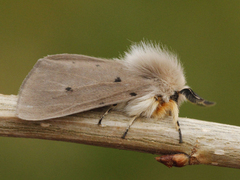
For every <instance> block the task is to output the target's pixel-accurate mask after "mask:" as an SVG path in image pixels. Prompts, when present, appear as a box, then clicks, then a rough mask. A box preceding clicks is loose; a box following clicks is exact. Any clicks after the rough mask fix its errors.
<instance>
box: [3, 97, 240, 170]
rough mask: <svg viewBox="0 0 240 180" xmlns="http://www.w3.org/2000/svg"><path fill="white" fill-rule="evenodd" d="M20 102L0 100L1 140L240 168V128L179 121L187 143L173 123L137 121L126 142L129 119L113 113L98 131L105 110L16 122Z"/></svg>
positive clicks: (173, 163)
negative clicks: (25, 140) (27, 140)
mask: <svg viewBox="0 0 240 180" xmlns="http://www.w3.org/2000/svg"><path fill="white" fill-rule="evenodd" d="M16 102H17V96H15V95H0V136H7V137H24V138H38V139H48V140H58V141H67V142H75V143H83V144H89V145H96V146H103V147H111V148H117V149H125V150H134V151H141V152H146V153H153V154H165V155H164V156H162V157H157V158H156V159H157V160H158V161H161V162H162V163H164V164H165V165H167V166H168V167H171V166H178V167H179V166H184V165H194V164H207V165H214V166H224V167H231V168H240V127H236V126H230V125H225V124H219V123H212V122H205V121H199V120H194V119H188V118H179V122H180V124H181V129H182V134H183V143H182V144H179V139H178V138H179V136H178V132H177V131H176V129H175V127H174V125H173V124H172V120H171V119H170V118H167V119H164V120H154V119H146V118H138V119H137V120H136V121H135V122H134V123H133V125H132V126H131V128H130V130H129V132H128V134H127V136H126V139H122V138H121V136H122V134H123V132H124V131H125V128H126V126H127V124H128V122H129V120H130V119H131V117H127V116H125V115H124V114H123V113H120V112H116V111H112V112H111V113H109V114H108V115H107V116H106V117H105V118H104V119H103V121H102V125H101V126H98V125H97V123H98V121H99V118H100V117H101V116H102V114H103V112H104V111H102V109H97V110H93V111H88V112H84V113H79V114H75V115H72V116H67V117H63V118H58V119H51V120H45V121H24V120H21V119H18V118H17V117H16V116H15V110H16Z"/></svg>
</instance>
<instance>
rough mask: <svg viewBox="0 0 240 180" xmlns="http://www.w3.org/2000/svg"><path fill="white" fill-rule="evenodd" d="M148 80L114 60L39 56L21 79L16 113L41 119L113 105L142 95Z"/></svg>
mask: <svg viewBox="0 0 240 180" xmlns="http://www.w3.org/2000/svg"><path fill="white" fill-rule="evenodd" d="M151 83H152V80H150V79H145V78H137V77H136V76H134V75H132V73H131V72H130V71H127V70H126V69H125V67H124V65H123V64H122V63H121V62H118V61H114V60H103V59H98V58H92V57H88V56H82V55H75V54H62V55H60V54H59V55H51V56H47V57H45V58H43V59H40V60H39V61H38V62H37V63H36V64H35V66H34V67H33V69H32V71H31V72H30V73H29V74H28V76H27V77H26V79H25V80H24V82H23V84H22V86H21V88H20V91H19V99H18V104H17V116H18V117H19V118H21V119H25V120H45V119H51V118H56V117H62V116H66V115H70V114H74V113H78V112H83V111H87V110H90V109H95V108H98V107H103V106H107V105H111V104H117V103H120V102H125V101H128V100H131V99H132V98H137V97H140V96H142V95H143V94H144V93H146V92H145V91H146V89H147V88H148V86H149V85H150V84H151Z"/></svg>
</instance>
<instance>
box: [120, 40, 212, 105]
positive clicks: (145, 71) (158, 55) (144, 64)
mask: <svg viewBox="0 0 240 180" xmlns="http://www.w3.org/2000/svg"><path fill="white" fill-rule="evenodd" d="M121 60H122V61H123V63H124V65H125V66H126V68H127V69H128V70H129V71H131V72H133V74H135V75H137V76H141V77H143V78H147V79H154V81H155V84H154V85H152V86H151V87H149V91H148V94H147V95H146V98H148V97H153V96H161V100H162V101H164V102H169V100H171V99H172V100H174V101H175V102H177V104H178V106H179V105H180V104H181V103H182V102H184V101H185V100H188V101H190V102H191V103H194V104H197V105H202V106H210V105H214V103H213V102H209V101H206V100H204V99H203V98H201V97H199V96H198V95H197V94H196V93H194V92H193V90H192V89H190V88H189V87H188V86H187V85H186V79H185V75H184V70H183V67H182V65H181V63H180V61H179V60H178V57H177V55H175V54H173V53H172V52H170V51H168V49H166V48H163V47H161V46H159V45H156V44H153V43H145V42H141V43H139V44H134V45H132V46H131V47H130V49H129V51H128V52H125V55H124V56H123V57H122V58H121ZM141 99H144V97H141V98H140V101H141Z"/></svg>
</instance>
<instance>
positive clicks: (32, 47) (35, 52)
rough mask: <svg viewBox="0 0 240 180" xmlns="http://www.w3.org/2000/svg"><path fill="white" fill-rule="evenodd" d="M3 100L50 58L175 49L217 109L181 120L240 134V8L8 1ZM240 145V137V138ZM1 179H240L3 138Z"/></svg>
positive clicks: (0, 61) (2, 21) (224, 172)
mask: <svg viewBox="0 0 240 180" xmlns="http://www.w3.org/2000/svg"><path fill="white" fill-rule="evenodd" d="M0 17H1V18H0V27H1V28H0V39H1V40H0V47H1V48H0V93H2V94H17V93H18V89H19V86H20V85H21V82H22V81H23V79H24V78H25V76H26V75H27V73H28V72H29V71H30V70H31V68H32V66H33V65H34V64H35V62H36V61H37V60H38V59H39V58H41V57H44V56H46V55H48V54H57V53H77V54H85V55H90V56H96V57H106V58H113V57H118V56H119V55H120V54H121V53H123V52H124V51H125V50H126V49H127V47H128V46H129V45H130V44H131V41H134V42H138V41H140V40H142V39H148V40H154V41H156V42H161V43H163V44H166V45H167V46H168V47H170V48H171V49H173V50H174V51H175V52H176V53H177V54H178V55H179V57H180V59H181V61H182V63H183V64H184V67H185V71H186V75H187V80H188V84H189V85H190V86H191V87H192V88H193V89H194V90H195V91H196V92H197V93H198V94H199V95H201V96H202V97H205V98H206V99H208V100H212V101H216V102H217V105H216V106H215V107H212V108H200V107H197V106H193V105H191V104H190V103H186V104H184V105H183V106H182V107H181V112H180V116H182V117H190V118H195V119H202V120H206V121H213V122H220V123H225V124H232V125H237V126H240V121H239V116H240V114H239V101H240V98H239V74H240V73H239V70H240V63H239V62H240V61H239V57H240V51H239V49H240V1H235V0H232V1H219V0H212V1H206V0H203V1H146V0H145V1H144V0H138V1H127V0H122V1H120V0H118V1H107V0H102V1H97V0H92V1H87V0H85V1H83V0H82V1H77V0H68V1H66V0H65V1H63V0H58V1H57V0H52V1H46V0H42V1H30V0H19V1H15V0H8V1H5V0H0ZM239 138H240V137H239ZM0 144H1V146H0V178H1V179H100V180H101V179H116V180H117V179H138V180H142V179H162V180H164V179H179V180H181V179H184V180H188V179H195V180H198V179H199V180H202V179H204V180H208V179H211V180H212V179H218V180H222V179H239V178H240V173H239V170H237V169H230V168H222V167H213V166H204V165H198V166H187V167H184V168H172V169H169V168H167V167H165V166H163V165H162V164H160V163H158V162H156V161H155V160H154V157H155V156H156V155H151V154H145V153H138V152H133V151H123V150H117V149H109V148H101V147H94V146H87V145H81V144H74V143H65V142H56V141H46V140H37V139H23V138H21V139H20V138H7V137H1V138H0Z"/></svg>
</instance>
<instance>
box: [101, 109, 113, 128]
mask: <svg viewBox="0 0 240 180" xmlns="http://www.w3.org/2000/svg"><path fill="white" fill-rule="evenodd" d="M113 106H114V105H112V106H110V107H109V108H108V109H107V111H106V112H105V113H104V114H103V115H102V117H101V118H100V119H99V121H98V125H99V126H100V125H101V123H102V120H103V118H104V117H105V116H106V115H107V114H108V113H109V112H110V111H111V110H112V109H113Z"/></svg>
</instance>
